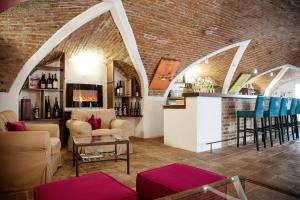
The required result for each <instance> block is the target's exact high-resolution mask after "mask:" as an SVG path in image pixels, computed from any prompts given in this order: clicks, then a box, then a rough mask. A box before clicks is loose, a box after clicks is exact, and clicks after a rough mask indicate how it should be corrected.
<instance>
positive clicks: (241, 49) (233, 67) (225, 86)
mask: <svg viewBox="0 0 300 200" xmlns="http://www.w3.org/2000/svg"><path fill="white" fill-rule="evenodd" d="M250 42H251V40H245V41H242V42H238V43H235V44H231V45H228V46H226V47H223V48H221V49H218V50H217V51H214V52H212V53H210V54H208V55H206V56H204V57H202V58H200V59H199V60H197V61H195V62H193V63H192V64H190V65H189V66H187V67H186V68H185V69H184V70H182V71H181V72H180V73H179V74H178V75H177V76H176V77H175V78H173V80H172V81H171V83H170V84H169V87H168V88H167V90H166V91H165V94H164V97H167V96H168V94H169V91H170V90H171V88H172V86H173V84H174V82H175V80H176V79H177V78H178V77H180V76H183V74H184V73H185V72H186V71H187V70H189V69H191V68H192V67H194V66H195V65H197V64H200V63H203V62H204V61H205V60H206V59H209V58H211V57H213V56H215V55H217V54H219V53H222V52H225V51H227V50H229V49H232V48H235V47H239V48H238V50H237V52H236V53H235V55H234V57H233V59H232V62H231V65H230V67H229V70H228V72H227V75H226V78H225V81H224V83H223V89H222V93H223V94H227V93H228V90H229V87H230V84H231V82H232V78H233V75H234V73H235V71H236V69H237V67H238V64H239V62H240V60H241V58H242V56H243V54H244V52H245V50H246V48H247V47H248V45H249V43H250Z"/></svg>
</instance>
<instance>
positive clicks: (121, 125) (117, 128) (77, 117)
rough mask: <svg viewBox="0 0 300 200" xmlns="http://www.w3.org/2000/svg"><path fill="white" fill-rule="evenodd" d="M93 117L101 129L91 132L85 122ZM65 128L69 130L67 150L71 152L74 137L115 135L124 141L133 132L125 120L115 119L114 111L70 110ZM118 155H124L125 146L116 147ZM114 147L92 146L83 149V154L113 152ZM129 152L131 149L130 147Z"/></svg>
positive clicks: (89, 126) (90, 128)
mask: <svg viewBox="0 0 300 200" xmlns="http://www.w3.org/2000/svg"><path fill="white" fill-rule="evenodd" d="M92 115H94V116H95V117H96V118H100V119H101V128H100V129H95V130H92V127H91V125H90V124H89V123H88V122H87V120H88V119H89V118H90V117H91V116H92ZM67 127H68V128H69V130H70V137H69V141H68V150H69V151H72V150H73V137H74V136H75V137H76V136H77V137H78V136H91V135H92V136H99V135H117V136H121V137H123V138H125V139H129V136H131V135H133V130H132V128H131V126H130V124H129V122H128V121H127V120H121V119H116V115H115V110H114V109H90V110H88V109H74V110H72V114H71V119H70V120H68V121H67ZM117 148H118V149H117V152H118V155H120V154H125V153H126V145H125V144H121V145H118V146H117ZM113 150H114V146H113V145H108V146H94V147H84V149H81V152H83V153H91V152H104V151H113ZM130 152H132V147H131V146H130Z"/></svg>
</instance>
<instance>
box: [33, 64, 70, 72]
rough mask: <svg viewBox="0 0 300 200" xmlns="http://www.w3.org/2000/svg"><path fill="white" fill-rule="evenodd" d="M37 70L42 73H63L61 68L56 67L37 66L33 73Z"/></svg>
mask: <svg viewBox="0 0 300 200" xmlns="http://www.w3.org/2000/svg"><path fill="white" fill-rule="evenodd" d="M37 70H43V71H64V68H62V67H56V66H45V65H38V66H36V67H35V69H34V71H37ZM34 71H33V72H34Z"/></svg>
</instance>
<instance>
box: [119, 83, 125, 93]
mask: <svg viewBox="0 0 300 200" xmlns="http://www.w3.org/2000/svg"><path fill="white" fill-rule="evenodd" d="M123 90H124V88H123V85H122V81H120V85H119V96H123Z"/></svg>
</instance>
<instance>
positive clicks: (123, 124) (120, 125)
mask: <svg viewBox="0 0 300 200" xmlns="http://www.w3.org/2000/svg"><path fill="white" fill-rule="evenodd" d="M110 125H111V128H112V129H128V128H129V126H130V124H129V122H128V121H127V120H123V119H114V120H112V121H111V124H110Z"/></svg>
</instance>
